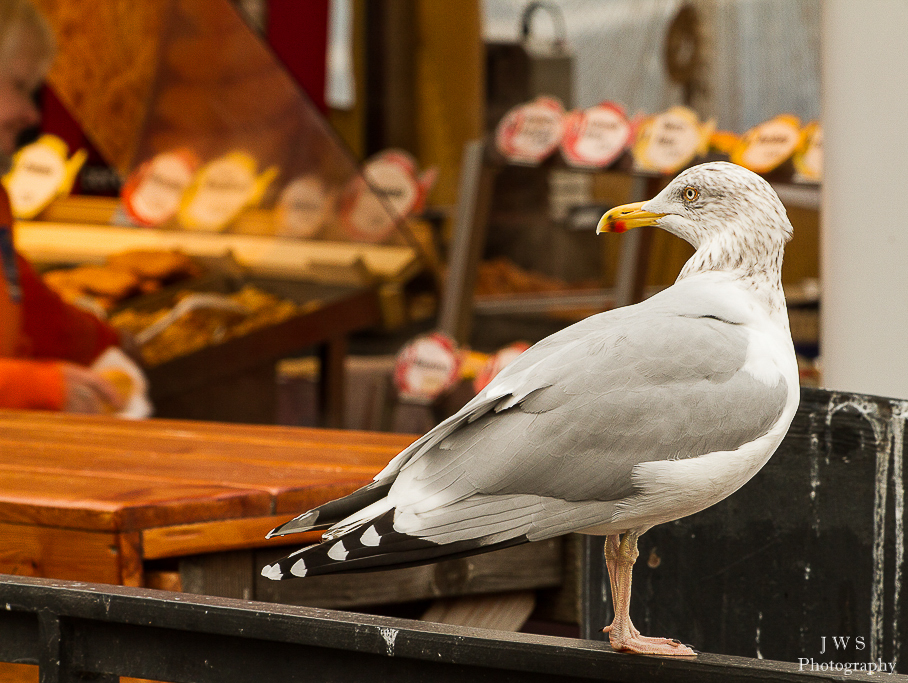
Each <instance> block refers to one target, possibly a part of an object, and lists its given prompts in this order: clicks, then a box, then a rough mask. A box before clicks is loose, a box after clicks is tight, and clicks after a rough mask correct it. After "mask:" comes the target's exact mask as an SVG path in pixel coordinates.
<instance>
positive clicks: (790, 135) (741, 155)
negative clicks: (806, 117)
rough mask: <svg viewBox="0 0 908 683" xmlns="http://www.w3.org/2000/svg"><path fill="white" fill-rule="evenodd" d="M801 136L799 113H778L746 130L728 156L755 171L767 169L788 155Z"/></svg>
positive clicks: (775, 165)
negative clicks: (796, 114)
mask: <svg viewBox="0 0 908 683" xmlns="http://www.w3.org/2000/svg"><path fill="white" fill-rule="evenodd" d="M801 140H802V136H801V122H800V120H798V117H796V116H792V115H791V114H780V115H779V116H777V117H775V118H774V119H770V120H769V121H766V122H764V123H761V124H760V125H759V126H755V127H754V128H751V129H750V130H749V131H747V132H746V133H745V134H744V135H743V136H742V137H741V141H740V142H739V143H738V145H737V146H736V147H735V148H734V149H733V150H732V152H731V155H730V158H731V161H732V162H734V163H736V164H739V165H741V166H743V167H744V168H748V169H750V170H751V171H753V172H754V173H769V172H770V171H773V170H775V169H776V168H778V167H779V166H781V165H782V164H784V163H785V162H786V161H788V159H790V158H791V155H792V154H794V151H795V149H797V147H798V145H799V144H800V143H801Z"/></svg>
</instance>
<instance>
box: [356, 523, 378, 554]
mask: <svg viewBox="0 0 908 683" xmlns="http://www.w3.org/2000/svg"><path fill="white" fill-rule="evenodd" d="M380 540H381V538H380V537H379V535H378V531H376V530H375V525H374V524H372V525H371V526H369V528H368V529H366V530H365V531H364V532H363V535H362V536H360V538H359V542H360V543H362V544H363V545H367V546H370V547H372V548H374V547H375V546H377V545H378V542H379V541H380Z"/></svg>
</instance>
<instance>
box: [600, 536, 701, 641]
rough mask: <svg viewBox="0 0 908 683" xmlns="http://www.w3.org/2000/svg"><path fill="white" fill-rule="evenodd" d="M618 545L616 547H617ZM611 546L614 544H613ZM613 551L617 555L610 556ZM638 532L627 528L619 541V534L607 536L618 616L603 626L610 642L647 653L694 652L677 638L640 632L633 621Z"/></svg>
mask: <svg viewBox="0 0 908 683" xmlns="http://www.w3.org/2000/svg"><path fill="white" fill-rule="evenodd" d="M615 545H617V548H615ZM610 546H611V547H610ZM610 555H613V557H614V559H612V558H611V557H610ZM637 555H638V552H637V534H636V533H634V532H632V531H628V532H626V533H625V534H624V536H623V537H622V538H621V541H620V543H619V542H618V537H617V536H609V537H608V538H606V540H605V566H606V568H607V569H608V573H609V582H610V584H611V587H612V603H613V604H614V607H615V620H614V621H613V622H612V624H611V626H607V627H606V628H605V629H603V631H604V632H606V633H608V634H609V643H611V646H612V647H613V648H614V649H616V650H623V651H624V652H635V653H638V654H645V655H674V656H693V655H696V653H695V652H694V651H693V650H691V649H690V648H689V647H685V646H684V645H682V644H681V643H680V642H678V641H677V640H672V639H670V638H648V637H646V636H641V635H640V631H638V630H637V629H636V627H635V626H634V624H633V623H632V622H631V615H630V605H631V575H632V570H633V567H634V562H635V561H636V559H637Z"/></svg>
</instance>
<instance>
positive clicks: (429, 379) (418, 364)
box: [394, 332, 461, 403]
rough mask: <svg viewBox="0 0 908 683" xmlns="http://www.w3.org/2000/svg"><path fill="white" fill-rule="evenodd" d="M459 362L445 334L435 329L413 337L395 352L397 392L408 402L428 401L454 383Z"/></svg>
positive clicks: (452, 342) (457, 355)
mask: <svg viewBox="0 0 908 683" xmlns="http://www.w3.org/2000/svg"><path fill="white" fill-rule="evenodd" d="M460 363H461V357H460V353H459V352H458V350H457V346H456V344H455V343H454V341H453V340H452V339H450V338H449V337H447V336H445V335H443V334H441V333H439V332H433V333H432V334H429V335H425V336H422V337H417V338H416V339H414V340H413V341H411V342H410V343H409V344H407V345H406V346H404V348H403V349H401V351H400V353H399V354H398V355H397V363H396V365H395V367H394V384H395V386H396V387H397V392H398V394H399V395H400V396H401V398H404V399H406V400H409V401H415V402H420V403H431V402H432V401H434V400H435V399H436V398H438V397H439V396H441V394H443V393H444V392H445V391H447V390H449V389H451V388H452V387H453V386H454V385H455V384H457V382H458V380H459V378H460Z"/></svg>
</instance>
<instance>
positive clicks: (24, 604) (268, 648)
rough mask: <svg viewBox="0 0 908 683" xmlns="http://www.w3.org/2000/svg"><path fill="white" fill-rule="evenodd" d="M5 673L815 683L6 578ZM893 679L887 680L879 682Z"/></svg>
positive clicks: (700, 662)
mask: <svg viewBox="0 0 908 683" xmlns="http://www.w3.org/2000/svg"><path fill="white" fill-rule="evenodd" d="M0 661H6V662H19V663H25V664H37V665H38V666H39V667H40V671H41V681H42V683H72V682H74V681H86V680H93V681H100V682H101V683H108V682H112V681H115V680H116V679H117V677H118V676H132V677H136V678H150V679H156V680H162V681H176V682H178V683H183V682H185V683H261V682H262V681H288V682H289V681H319V682H330V681H339V682H340V681H343V682H346V681H356V680H367V681H405V682H409V681H425V682H426V683H429V682H431V683H445V682H446V681H470V682H471V683H478V682H481V681H495V682H496V683H499V682H507V681H514V682H517V681H519V682H520V683H532V682H535V681H538V682H540V683H541V682H543V681H545V682H546V683H553V682H558V681H583V680H596V681H649V680H654V681H656V680H657V681H663V682H670V681H697V682H704V681H716V682H717V683H718V682H720V681H721V682H722V683H730V682H734V681H747V683H756V682H759V681H773V682H775V681H805V680H808V679H809V680H811V681H823V680H849V681H860V680H868V681H872V680H877V681H878V680H879V676H876V677H867V676H861V675H852V676H849V677H848V678H847V679H846V678H845V677H844V676H843V675H842V674H838V675H829V674H827V675H816V674H811V673H810V672H809V671H804V670H803V669H802V670H799V665H798V664H793V663H781V662H771V661H765V660H755V659H744V658H739V657H725V656H717V655H709V654H702V655H700V656H699V657H697V658H695V659H686V660H682V659H671V658H660V657H642V656H633V655H624V654H619V653H616V652H613V651H612V650H610V649H609V648H608V646H607V645H605V644H603V643H597V642H591V641H586V640H574V639H568V638H552V637H547V636H536V635H528V634H521V633H505V632H498V631H485V630H481V629H471V628H464V627H453V626H446V625H440V624H432V623H424V622H418V621H409V620H403V619H391V618H384V617H376V616H369V615H363V614H353V613H345V612H336V611H330V610H321V609H312V608H304V607H291V606H285V605H275V604H265V603H257V602H246V601H242V600H232V599H226V598H213V597H206V596H197V595H186V594H180V593H166V592H162V591H152V590H144V589H136V588H124V587H119V586H104V585H99V584H87V583H78V582H67V581H56V580H52V579H38V578H31V577H17V576H0ZM887 680H891V679H887Z"/></svg>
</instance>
